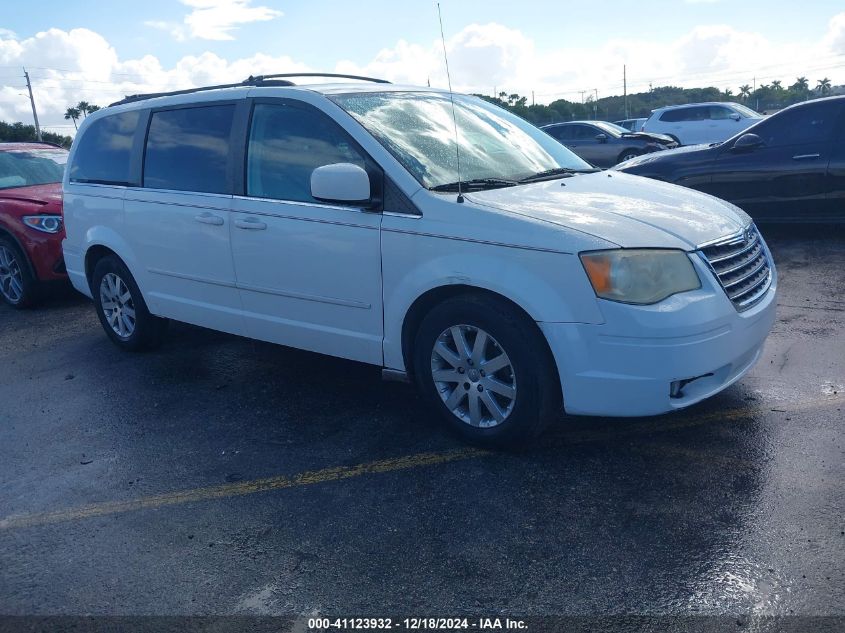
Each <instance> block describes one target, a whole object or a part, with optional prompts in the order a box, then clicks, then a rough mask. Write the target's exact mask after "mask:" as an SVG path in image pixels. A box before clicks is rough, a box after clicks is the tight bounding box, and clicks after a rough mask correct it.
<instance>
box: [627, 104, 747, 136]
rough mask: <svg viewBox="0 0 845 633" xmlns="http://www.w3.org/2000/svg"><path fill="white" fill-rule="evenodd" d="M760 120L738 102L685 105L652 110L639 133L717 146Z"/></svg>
mask: <svg viewBox="0 0 845 633" xmlns="http://www.w3.org/2000/svg"><path fill="white" fill-rule="evenodd" d="M761 119H763V115H761V114H758V113H757V112H755V111H754V110H752V109H751V108H746V107H745V106H744V105H742V104H740V103H730V102H725V103H719V102H715V103H689V104H686V105H677V106H666V107H664V108H658V109H657V110H653V111H652V113H651V116H650V117H648V119H646V121H645V123H643V125H642V130H643V132H652V133H655V134H666V135H667V136H671V137H672V138H674V139H675V140H676V141H678V143H679V144H681V145H703V144H707V143H721V142H722V141H726V140H727V139H729V138H731V137H732V136H735V135H736V134H738V133H739V132H742V131H743V130H744V129H746V128H749V127H751V126H752V125H754V124H755V123H757V122H759V121H760V120H761Z"/></svg>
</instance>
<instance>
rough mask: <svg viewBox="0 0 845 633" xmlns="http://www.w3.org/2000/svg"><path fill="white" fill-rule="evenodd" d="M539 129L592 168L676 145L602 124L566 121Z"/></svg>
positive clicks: (671, 141)
mask: <svg viewBox="0 0 845 633" xmlns="http://www.w3.org/2000/svg"><path fill="white" fill-rule="evenodd" d="M540 129H542V130H543V131H544V132H546V133H548V134H549V135H550V136H551V137H552V138H555V139H557V140H558V141H560V142H561V143H563V144H564V145H566V147H568V148H569V149H571V150H572V151H573V152H575V153H576V154H577V155H578V156H580V157H581V158H583V159H584V160H586V161H587V162H588V163H590V164H592V165H595V166H596V167H612V166H613V165H615V164H616V163H619V162H622V161H624V160H629V159H631V158H634V157H635V156H640V155H642V154H649V153H651V152H657V151H660V150H662V149H670V148H673V147H677V146H678V144H677V143H676V142H675V141H674V140H672V139H671V138H669V137H668V136H664V135H662V134H646V133H643V132H630V131H628V130H626V129H625V128H623V127H619V126H618V125H616V124H614V123H607V122H606V121H568V122H566V123H552V124H551V125H544V126H543V127H542V128H540Z"/></svg>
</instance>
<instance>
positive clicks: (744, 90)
mask: <svg viewBox="0 0 845 633" xmlns="http://www.w3.org/2000/svg"><path fill="white" fill-rule="evenodd" d="M750 96H751V86H749V85H748V84H744V85H742V86H740V87H739V98H740V99H742V100H743V101H747V100H748V98H749V97H750Z"/></svg>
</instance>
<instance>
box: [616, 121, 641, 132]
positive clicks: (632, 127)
mask: <svg viewBox="0 0 845 633" xmlns="http://www.w3.org/2000/svg"><path fill="white" fill-rule="evenodd" d="M646 121H648V119H647V118H645V119H623V120H622V121H614V123H615V124H616V125H618V126H619V127H624V128H625V129H626V130H628V131H629V132H642V131H643V123H645V122H646Z"/></svg>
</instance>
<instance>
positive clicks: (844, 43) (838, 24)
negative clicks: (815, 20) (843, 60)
mask: <svg viewBox="0 0 845 633" xmlns="http://www.w3.org/2000/svg"><path fill="white" fill-rule="evenodd" d="M822 45H823V46H824V47H825V48H828V49H830V50H831V51H832V52H834V53H838V54H840V55H845V13H840V14H838V15H834V16H833V17H832V18H831V19H830V22H829V23H828V29H827V34H826V35H825V37H824V40H823V42H822Z"/></svg>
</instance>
